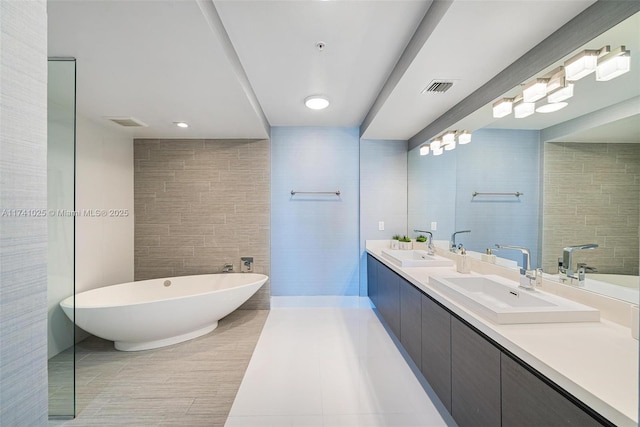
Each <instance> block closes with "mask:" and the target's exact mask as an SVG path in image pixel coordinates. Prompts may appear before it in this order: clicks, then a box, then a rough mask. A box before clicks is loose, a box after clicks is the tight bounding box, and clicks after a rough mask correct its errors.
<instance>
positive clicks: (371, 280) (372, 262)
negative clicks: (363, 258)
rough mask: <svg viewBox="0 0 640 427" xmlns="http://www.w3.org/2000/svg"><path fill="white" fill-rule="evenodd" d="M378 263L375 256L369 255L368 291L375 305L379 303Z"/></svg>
mask: <svg viewBox="0 0 640 427" xmlns="http://www.w3.org/2000/svg"><path fill="white" fill-rule="evenodd" d="M378 264H380V262H379V261H377V260H376V259H375V258H374V257H372V256H371V255H367V292H368V295H369V299H370V300H371V301H372V302H373V304H374V305H376V306H377V305H378V301H377V300H378Z"/></svg>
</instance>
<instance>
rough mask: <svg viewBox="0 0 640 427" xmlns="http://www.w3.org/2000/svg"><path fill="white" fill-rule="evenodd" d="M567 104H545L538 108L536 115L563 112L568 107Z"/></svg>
mask: <svg viewBox="0 0 640 427" xmlns="http://www.w3.org/2000/svg"><path fill="white" fill-rule="evenodd" d="M567 105H569V104H567V103H566V102H554V103H553V104H544V105H541V106H540V107H538V108H536V113H553V112H554V111H558V110H562V109H563V108H564V107H566V106H567Z"/></svg>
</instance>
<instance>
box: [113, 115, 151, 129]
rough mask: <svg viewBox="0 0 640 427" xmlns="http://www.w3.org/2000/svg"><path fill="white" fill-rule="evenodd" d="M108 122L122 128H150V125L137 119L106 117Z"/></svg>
mask: <svg viewBox="0 0 640 427" xmlns="http://www.w3.org/2000/svg"><path fill="white" fill-rule="evenodd" d="M105 118H106V119H107V120H110V121H112V122H113V123H116V124H118V125H120V126H124V127H145V128H146V127H148V125H147V124H146V123H144V122H142V121H140V120H138V119H136V118H135V117H105Z"/></svg>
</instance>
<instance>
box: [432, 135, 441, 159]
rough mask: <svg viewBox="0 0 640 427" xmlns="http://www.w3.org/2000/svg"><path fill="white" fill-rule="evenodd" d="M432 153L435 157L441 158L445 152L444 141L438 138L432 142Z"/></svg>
mask: <svg viewBox="0 0 640 427" xmlns="http://www.w3.org/2000/svg"><path fill="white" fill-rule="evenodd" d="M431 152H432V153H433V155H434V156H439V155H440V154H442V153H443V152H444V150H443V148H442V140H441V139H440V138H436V139H434V140H433V141H431Z"/></svg>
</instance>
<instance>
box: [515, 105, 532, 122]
mask: <svg viewBox="0 0 640 427" xmlns="http://www.w3.org/2000/svg"><path fill="white" fill-rule="evenodd" d="M535 112H536V103H535V102H524V101H521V102H519V103H517V104H516V105H514V107H513V116H514V117H515V118H516V119H523V118H525V117H529V116H530V115H532V114H533V113H535Z"/></svg>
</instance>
